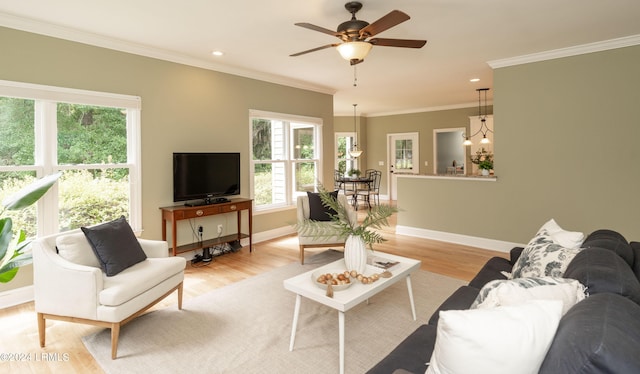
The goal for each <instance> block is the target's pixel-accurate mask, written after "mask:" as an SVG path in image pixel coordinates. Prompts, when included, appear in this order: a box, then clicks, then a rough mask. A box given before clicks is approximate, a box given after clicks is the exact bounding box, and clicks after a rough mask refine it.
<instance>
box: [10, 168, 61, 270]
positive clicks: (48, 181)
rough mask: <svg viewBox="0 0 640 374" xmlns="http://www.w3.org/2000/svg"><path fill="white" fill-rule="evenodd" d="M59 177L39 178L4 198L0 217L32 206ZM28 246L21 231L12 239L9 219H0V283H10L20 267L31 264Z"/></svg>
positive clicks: (11, 226) (55, 175) (28, 242)
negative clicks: (11, 211) (7, 211)
mask: <svg viewBox="0 0 640 374" xmlns="http://www.w3.org/2000/svg"><path fill="white" fill-rule="evenodd" d="M60 175H61V174H60V173H57V174H52V175H49V176H46V177H44V178H41V179H39V180H37V181H35V182H33V183H31V184H29V185H28V186H26V187H25V188H23V189H21V190H20V191H18V192H17V193H15V194H13V195H11V196H9V197H8V198H6V199H5V200H4V201H2V206H3V209H2V212H0V216H1V215H3V214H4V212H5V211H6V210H22V209H24V208H26V207H28V206H30V205H32V204H34V203H35V202H36V201H38V200H39V199H40V198H41V197H42V196H43V195H44V194H45V193H46V192H47V191H49V189H50V188H51V186H53V184H54V183H56V181H57V180H58V178H60ZM29 244H31V239H27V237H26V234H25V231H24V230H22V229H19V230H18V232H17V235H16V237H15V238H14V236H13V221H12V220H11V217H4V218H0V282H2V283H7V282H10V281H11V280H12V279H13V278H14V277H15V276H16V274H17V273H18V270H19V269H20V267H21V266H24V265H28V264H30V263H31V262H32V257H31V252H28V251H27V247H28V246H29Z"/></svg>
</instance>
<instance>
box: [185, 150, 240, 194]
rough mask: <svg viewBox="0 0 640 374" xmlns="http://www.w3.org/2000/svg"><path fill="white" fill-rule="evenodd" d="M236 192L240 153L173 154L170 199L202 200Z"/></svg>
mask: <svg viewBox="0 0 640 374" xmlns="http://www.w3.org/2000/svg"><path fill="white" fill-rule="evenodd" d="M239 194H240V153H187V152H179V153H178V152H176V153H174V154H173V201H176V202H177V201H187V200H203V203H213V202H216V198H219V197H222V196H231V195H239Z"/></svg>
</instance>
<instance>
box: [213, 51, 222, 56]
mask: <svg viewBox="0 0 640 374" xmlns="http://www.w3.org/2000/svg"><path fill="white" fill-rule="evenodd" d="M211 54H212V55H214V56H222V55H224V53H223V52H222V51H213V52H211Z"/></svg>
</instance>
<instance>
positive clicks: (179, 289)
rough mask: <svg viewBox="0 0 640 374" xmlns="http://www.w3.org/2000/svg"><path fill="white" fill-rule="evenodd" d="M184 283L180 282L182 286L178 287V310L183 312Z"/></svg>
mask: <svg viewBox="0 0 640 374" xmlns="http://www.w3.org/2000/svg"><path fill="white" fill-rule="evenodd" d="M183 286H184V282H180V286H179V287H178V310H182V294H183V288H184V287H183Z"/></svg>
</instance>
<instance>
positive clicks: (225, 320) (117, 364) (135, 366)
mask: <svg viewBox="0 0 640 374" xmlns="http://www.w3.org/2000/svg"><path fill="white" fill-rule="evenodd" d="M341 255H342V254H341V252H337V251H332V250H329V251H326V252H322V253H320V254H318V255H316V256H315V257H311V258H310V259H309V260H308V261H307V263H306V264H305V265H300V264H298V263H294V264H290V265H286V266H283V267H281V268H278V269H274V270H272V271H270V272H267V273H264V274H261V275H258V276H255V277H252V278H249V279H246V280H243V281H240V282H238V283H234V284H232V285H229V286H226V287H223V288H220V289H217V290H215V291H212V292H210V293H207V294H205V295H202V296H199V297H197V298H195V299H192V300H190V301H188V302H185V303H184V305H183V310H177V307H175V306H172V307H167V308H166V309H163V310H158V311H154V312H150V313H148V314H146V315H143V316H141V317H139V318H137V319H136V320H134V321H132V322H130V323H129V324H127V325H125V326H123V327H122V329H121V331H120V340H119V344H118V358H117V359H116V360H111V336H110V330H108V329H105V330H103V331H100V332H98V333H96V334H93V335H90V336H86V337H84V338H83V341H84V344H85V346H86V347H87V349H88V350H89V352H91V354H92V355H93V357H95V359H96V361H97V362H98V363H99V364H100V366H101V367H102V368H103V369H104V371H105V372H107V373H114V374H115V373H153V374H161V373H172V374H173V373H190V374H194V373H337V372H338V371H339V363H338V360H339V353H338V312H337V311H335V310H333V309H330V308H328V307H325V306H323V305H320V304H318V303H316V302H314V301H311V300H307V299H303V300H302V304H301V308H300V317H299V321H298V331H297V334H296V343H295V348H294V350H293V352H290V351H289V337H290V333H291V322H292V317H293V307H294V304H295V295H294V294H293V293H292V292H289V291H286V290H285V289H284V287H283V284H282V282H283V281H284V280H285V279H287V278H290V277H292V276H294V275H297V274H300V273H302V272H305V271H308V270H311V269H313V268H315V267H317V266H319V265H321V264H324V263H328V262H330V261H333V260H336V259H338V258H339V257H340V256H341ZM411 280H412V285H413V293H414V297H415V304H416V312H417V316H418V320H417V321H413V319H412V317H411V309H410V306H409V298H408V294H407V289H406V283H405V282H398V283H396V284H395V285H393V286H391V287H390V288H388V289H387V290H385V291H383V292H382V293H380V294H378V295H376V296H375V297H374V298H372V299H371V300H369V304H368V305H367V304H366V303H363V304H361V305H358V306H357V307H355V308H354V309H352V310H350V311H349V312H347V313H346V315H345V316H346V318H345V326H346V332H345V335H346V338H345V346H346V348H345V371H346V372H347V373H363V372H365V371H367V370H368V369H370V368H371V367H372V366H373V365H375V364H376V363H377V362H378V361H380V360H381V359H382V358H384V357H385V356H386V355H387V354H388V353H389V352H390V351H391V350H392V349H393V348H394V347H395V346H396V345H397V344H399V343H400V342H401V341H402V340H403V339H404V338H405V337H407V336H408V335H409V334H410V333H411V332H413V331H414V330H415V329H416V328H417V327H418V326H420V325H421V324H424V323H426V321H427V320H428V318H429V317H430V316H431V314H432V313H433V311H434V310H435V309H436V308H437V307H438V306H439V305H440V303H441V302H442V301H444V299H445V298H446V297H447V296H449V295H450V294H451V293H452V292H453V291H455V290H456V289H457V288H458V287H459V286H460V285H462V284H464V283H465V282H463V281H460V280H457V279H453V278H448V277H445V276H441V275H437V274H433V273H429V272H426V271H418V272H416V273H414V274H413V275H412V277H411Z"/></svg>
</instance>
